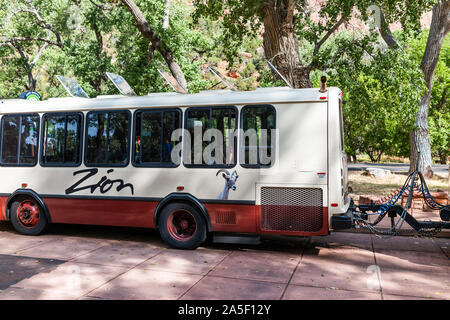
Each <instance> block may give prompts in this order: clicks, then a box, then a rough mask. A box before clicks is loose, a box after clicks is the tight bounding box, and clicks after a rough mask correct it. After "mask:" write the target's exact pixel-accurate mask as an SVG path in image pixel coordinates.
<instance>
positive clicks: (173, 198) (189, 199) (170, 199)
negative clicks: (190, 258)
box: [153, 194, 212, 232]
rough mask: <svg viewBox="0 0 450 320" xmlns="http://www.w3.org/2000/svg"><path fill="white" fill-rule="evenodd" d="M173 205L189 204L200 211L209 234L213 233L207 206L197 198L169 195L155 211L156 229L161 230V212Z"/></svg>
mask: <svg viewBox="0 0 450 320" xmlns="http://www.w3.org/2000/svg"><path fill="white" fill-rule="evenodd" d="M172 203H187V204H190V205H192V206H193V207H194V208H196V209H198V210H199V211H200V213H201V214H202V217H203V219H205V222H206V226H207V228H208V232H211V231H212V226H211V219H210V217H209V214H208V211H207V210H206V208H205V206H204V205H203V204H202V203H201V202H200V201H199V200H198V199H197V198H195V197H193V196H192V195H188V196H179V194H176V195H173V196H171V195H169V196H167V197H166V198H164V199H162V200H161V201H160V202H159V204H158V206H157V207H156V209H155V214H154V218H153V222H154V226H155V228H156V229H158V228H159V216H160V215H161V212H162V211H163V210H164V208H165V207H166V206H167V205H169V204H172Z"/></svg>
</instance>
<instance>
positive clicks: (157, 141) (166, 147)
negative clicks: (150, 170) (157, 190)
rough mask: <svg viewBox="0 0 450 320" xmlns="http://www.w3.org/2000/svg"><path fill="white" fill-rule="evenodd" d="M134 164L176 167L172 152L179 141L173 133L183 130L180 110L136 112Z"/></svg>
mask: <svg viewBox="0 0 450 320" xmlns="http://www.w3.org/2000/svg"><path fill="white" fill-rule="evenodd" d="M135 125H136V133H135V142H134V146H135V149H134V164H136V165H138V166H163V167H166V166H175V164H174V163H173V162H172V157H171V154H172V150H173V148H174V147H175V145H176V144H177V143H178V142H179V141H174V140H172V133H173V131H175V130H177V129H180V128H181V112H180V110H178V109H169V110H149V111H136V117H135Z"/></svg>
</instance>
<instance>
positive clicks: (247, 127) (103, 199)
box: [0, 87, 350, 249]
mask: <svg viewBox="0 0 450 320" xmlns="http://www.w3.org/2000/svg"><path fill="white" fill-rule="evenodd" d="M341 97H342V92H341V91H340V90H339V89H338V88H334V87H330V88H328V90H326V92H321V91H320V90H319V89H291V88H261V89H257V90H255V91H249V92H236V91H227V90H214V91H206V92H200V93H197V94H179V93H154V94H149V95H147V96H135V97H127V96H100V97H97V98H73V97H71V98H54V99H48V100H46V101H27V100H1V101H0V117H1V118H0V121H1V128H0V144H1V145H0V177H1V180H0V209H1V211H0V220H3V221H5V220H6V221H11V223H12V225H13V226H14V228H15V229H16V230H17V231H18V232H19V233H22V234H26V235H38V234H40V233H42V232H43V231H44V229H45V228H46V226H47V225H48V224H50V223H70V224H90V225H108V226H126V227H143V228H157V229H159V231H160V234H161V237H162V238H163V239H164V240H165V241H166V242H168V243H169V244H170V245H171V246H173V247H176V248H185V249H191V248H195V247H197V246H199V245H200V244H202V243H203V242H204V240H205V239H206V237H207V235H208V234H209V233H213V234H214V235H216V236H221V235H222V236H233V235H234V236H245V235H255V236H260V235H265V234H276V235H291V236H315V235H327V234H329V232H330V231H331V230H333V229H337V228H340V227H347V226H350V223H349V222H348V220H349V219H350V218H348V217H347V216H346V213H347V210H348V208H349V205H350V198H349V197H348V193H347V163H346V156H345V152H344V138H343V126H342V101H341ZM208 129H209V132H211V131H212V134H211V133H209V134H208ZM198 132H200V136H198V135H195V134H196V133H198ZM248 132H250V133H253V137H252V135H251V134H248ZM217 133H221V134H222V137H223V139H219V138H218V137H217V136H215V134H217ZM190 134H192V136H189V135H190ZM215 147H216V149H215ZM217 147H219V148H217ZM220 147H223V148H222V149H221V150H222V151H220V150H219V149H220ZM211 150H213V151H211ZM217 150H219V151H217ZM208 152H209V157H208V156H205V155H207V154H208ZM174 155H175V156H174Z"/></svg>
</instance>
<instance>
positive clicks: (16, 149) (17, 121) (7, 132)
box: [1, 114, 39, 166]
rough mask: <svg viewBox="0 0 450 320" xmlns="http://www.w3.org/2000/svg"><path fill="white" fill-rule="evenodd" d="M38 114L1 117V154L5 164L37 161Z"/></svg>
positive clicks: (31, 164)
mask: <svg viewBox="0 0 450 320" xmlns="http://www.w3.org/2000/svg"><path fill="white" fill-rule="evenodd" d="M38 140H39V115H38V114H29V115H26V114H22V115H5V116H3V118H2V144H1V145H2V150H1V152H2V156H1V162H2V164H5V165H17V166H33V165H35V164H36V163H37V154H38V143H37V142H38Z"/></svg>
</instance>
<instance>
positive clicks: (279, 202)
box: [261, 187, 323, 232]
mask: <svg viewBox="0 0 450 320" xmlns="http://www.w3.org/2000/svg"><path fill="white" fill-rule="evenodd" d="M322 224H323V195H322V189H320V188H280V187H262V188H261V229H262V230H265V231H306V232H318V231H320V230H321V229H322Z"/></svg>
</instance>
